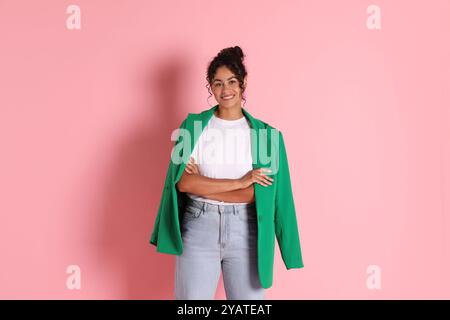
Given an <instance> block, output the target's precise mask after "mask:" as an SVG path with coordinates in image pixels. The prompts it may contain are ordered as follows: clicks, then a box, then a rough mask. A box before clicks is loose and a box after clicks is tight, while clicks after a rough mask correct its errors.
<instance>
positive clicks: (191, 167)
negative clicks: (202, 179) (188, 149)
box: [184, 157, 200, 174]
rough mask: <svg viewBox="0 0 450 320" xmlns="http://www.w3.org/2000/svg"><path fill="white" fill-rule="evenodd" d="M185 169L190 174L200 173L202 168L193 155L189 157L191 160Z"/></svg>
mask: <svg viewBox="0 0 450 320" xmlns="http://www.w3.org/2000/svg"><path fill="white" fill-rule="evenodd" d="M184 170H186V172H187V173H189V174H200V170H199V169H198V166H197V164H196V163H195V159H194V158H192V157H191V158H189V162H188V163H187V164H186V168H185V169H184Z"/></svg>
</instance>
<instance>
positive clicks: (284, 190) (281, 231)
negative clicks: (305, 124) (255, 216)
mask: <svg viewBox="0 0 450 320" xmlns="http://www.w3.org/2000/svg"><path fill="white" fill-rule="evenodd" d="M278 145H279V149H278V152H279V153H278V155H279V161H278V164H279V165H278V172H277V174H276V179H278V181H277V189H276V194H275V234H276V237H277V241H278V246H279V247H280V252H281V256H282V258H283V261H284V264H285V266H286V269H293V268H303V266H304V265H303V259H302V252H301V248H300V239H299V234H298V226H297V216H296V212H295V205H294V198H293V195H292V186H291V178H290V173H289V163H288V159H287V153H286V149H285V145H284V139H283V134H282V133H281V131H279V143H278Z"/></svg>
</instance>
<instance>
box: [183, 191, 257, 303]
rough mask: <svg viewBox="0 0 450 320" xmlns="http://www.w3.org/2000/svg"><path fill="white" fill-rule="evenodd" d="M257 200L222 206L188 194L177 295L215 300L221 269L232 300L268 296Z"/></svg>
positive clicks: (190, 298)
mask: <svg viewBox="0 0 450 320" xmlns="http://www.w3.org/2000/svg"><path fill="white" fill-rule="evenodd" d="M257 232H258V225H257V217H256V209H255V203H250V204H239V205H235V204H233V205H216V204H211V203H208V202H204V201H200V200H194V199H191V198H189V197H188V201H187V203H186V207H185V212H184V215H183V217H182V219H181V237H182V239H183V253H182V254H181V255H180V256H176V263H175V299H176V300H197V299H204V300H212V299H214V296H215V293H216V289H217V285H218V281H219V277H220V270H222V275H223V282H224V287H225V293H226V296H227V299H228V300H264V292H265V289H264V288H263V287H262V286H261V283H260V281H259V276H258V259H257Z"/></svg>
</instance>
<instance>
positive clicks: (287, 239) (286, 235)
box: [150, 105, 303, 288]
mask: <svg viewBox="0 0 450 320" xmlns="http://www.w3.org/2000/svg"><path fill="white" fill-rule="evenodd" d="M217 108H218V105H215V106H214V107H212V108H210V109H207V110H204V111H203V112H201V113H197V114H196V113H189V114H188V116H187V117H186V119H185V120H183V122H182V123H181V125H180V129H186V130H187V131H184V132H189V133H190V134H189V135H182V134H180V135H179V136H178V137H177V140H176V141H175V143H174V148H173V150H172V155H173V154H174V152H176V150H179V151H180V150H181V152H179V156H180V157H181V158H182V161H174V158H173V157H171V160H170V163H169V167H168V169H167V173H166V179H165V183H164V190H163V192H162V197H161V201H160V204H159V209H158V214H157V216H156V221H155V224H154V227H153V232H152V235H151V239H150V243H151V244H153V245H155V246H156V250H157V252H161V253H167V254H175V255H181V254H182V253H183V242H182V239H181V231H180V221H181V219H180V218H181V217H182V214H183V213H184V205H185V203H186V197H187V195H186V194H185V193H184V192H180V191H178V189H177V188H176V186H175V185H176V183H177V182H178V181H179V180H180V178H181V175H182V174H183V171H184V169H185V167H186V164H187V161H188V160H189V158H190V155H191V152H192V150H193V146H194V145H195V143H196V142H197V139H198V135H199V134H200V133H201V132H202V131H203V129H204V128H205V126H206V124H207V123H208V121H209V119H210V118H211V116H212V115H213V112H214V111H215V110H216V109H217ZM242 112H243V114H244V116H245V117H247V119H248V120H249V122H250V125H251V128H253V129H254V130H255V132H257V133H259V134H252V135H251V145H252V158H253V169H257V168H261V167H270V168H275V170H274V169H272V172H273V173H275V172H276V173H275V174H274V175H272V176H271V177H272V178H273V179H274V181H273V182H272V185H270V186H262V185H260V184H258V183H254V184H253V186H254V189H255V201H256V212H257V216H258V272H259V278H260V282H261V285H262V286H263V287H264V288H269V287H271V286H272V282H273V264H274V252H275V236H276V238H277V241H278V246H279V248H280V252H281V256H282V258H283V261H284V264H285V266H286V269H292V268H302V267H303V260H302V253H301V249H300V240H299V234H298V227H297V217H296V213H295V206H294V199H293V196H292V189H291V179H290V175H289V165H288V159H287V155H286V150H285V146H284V140H283V135H282V133H281V132H280V131H279V130H277V129H275V128H273V127H272V126H270V125H269V124H267V123H265V122H263V121H261V120H258V119H255V118H253V117H252V116H251V115H250V114H249V113H248V112H247V111H246V110H245V109H244V108H242ZM194 121H197V125H198V124H199V123H200V122H198V121H201V128H199V127H197V129H200V130H196V131H195V132H196V133H197V135H195V134H194ZM262 129H266V130H262ZM265 132H269V133H268V134H265ZM274 132H275V133H278V134H279V135H278V137H277V138H276V139H274V138H272V134H273V133H274ZM188 137H190V139H189V138H188ZM183 140H184V142H183ZM189 140H190V141H189ZM191 146H192V148H191ZM260 149H262V150H265V149H266V150H267V151H261V152H264V154H267V155H270V154H271V152H272V149H273V152H274V153H273V154H274V155H278V156H275V157H274V158H272V157H270V156H269V157H270V158H271V159H274V161H273V160H272V161H270V162H268V161H267V158H268V157H267V156H266V157H263V156H261V153H260ZM183 150H190V151H188V152H183ZM255 158H256V160H255ZM266 162H268V163H270V166H268V165H267V163H266Z"/></svg>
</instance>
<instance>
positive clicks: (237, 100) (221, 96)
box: [211, 66, 247, 107]
mask: <svg viewBox="0 0 450 320" xmlns="http://www.w3.org/2000/svg"><path fill="white" fill-rule="evenodd" d="M246 85H247V77H245V78H244V87H245V86H246ZM211 90H212V93H213V94H214V97H215V98H216V101H217V102H219V104H220V105H221V106H223V107H233V106H236V105H239V106H240V105H241V100H242V90H241V88H240V87H239V80H238V78H237V77H236V76H235V75H234V74H233V72H231V71H230V69H228V68H227V67H225V66H221V67H219V68H217V70H216V74H215V75H214V78H213V80H212V83H211Z"/></svg>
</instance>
